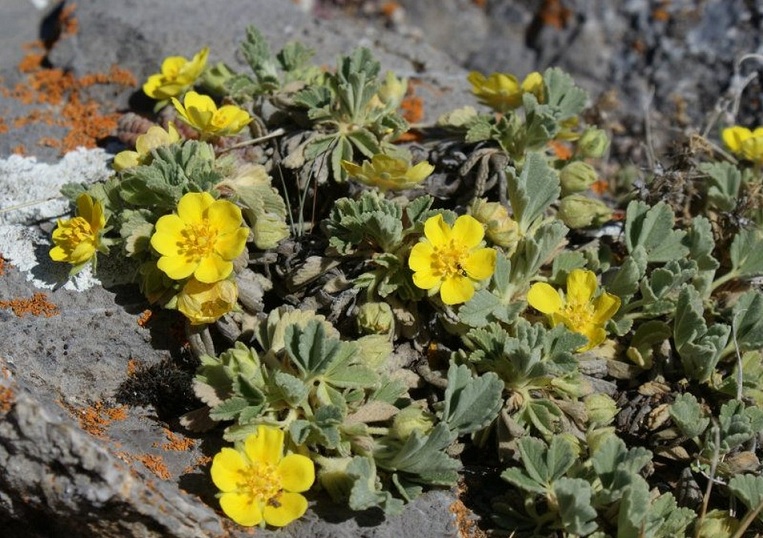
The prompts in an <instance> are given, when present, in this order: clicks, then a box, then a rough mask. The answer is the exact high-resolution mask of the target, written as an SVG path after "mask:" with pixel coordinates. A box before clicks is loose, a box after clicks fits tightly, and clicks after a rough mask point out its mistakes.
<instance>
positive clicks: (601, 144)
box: [578, 127, 609, 159]
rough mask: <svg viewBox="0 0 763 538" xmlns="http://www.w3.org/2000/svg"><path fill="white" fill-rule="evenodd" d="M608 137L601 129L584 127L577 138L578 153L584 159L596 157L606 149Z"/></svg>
mask: <svg viewBox="0 0 763 538" xmlns="http://www.w3.org/2000/svg"><path fill="white" fill-rule="evenodd" d="M608 147H609V138H608V137H607V133H605V132H604V131H603V130H601V129H596V128H594V127H591V128H589V129H586V130H585V131H584V132H583V134H582V135H580V139H578V155H579V156H581V157H583V158H585V159H588V158H590V159H598V158H599V157H601V156H602V155H604V153H605V152H606V151H607V148H608Z"/></svg>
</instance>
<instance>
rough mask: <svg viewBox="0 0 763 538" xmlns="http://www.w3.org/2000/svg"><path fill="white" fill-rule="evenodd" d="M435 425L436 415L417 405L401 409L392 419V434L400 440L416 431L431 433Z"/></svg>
mask: <svg viewBox="0 0 763 538" xmlns="http://www.w3.org/2000/svg"><path fill="white" fill-rule="evenodd" d="M433 425H434V417H433V416H432V415H430V414H429V413H427V412H426V411H424V410H423V409H421V408H420V407H416V406H415V405H412V406H409V407H406V408H405V409H403V410H402V411H400V412H399V413H398V414H397V415H395V418H394V419H393V421H392V434H393V435H394V436H395V437H397V438H398V439H400V440H403V441H404V440H406V439H408V437H410V436H411V434H412V433H413V432H414V431H418V432H421V433H422V434H426V433H429V431H430V430H431V429H432V426H433Z"/></svg>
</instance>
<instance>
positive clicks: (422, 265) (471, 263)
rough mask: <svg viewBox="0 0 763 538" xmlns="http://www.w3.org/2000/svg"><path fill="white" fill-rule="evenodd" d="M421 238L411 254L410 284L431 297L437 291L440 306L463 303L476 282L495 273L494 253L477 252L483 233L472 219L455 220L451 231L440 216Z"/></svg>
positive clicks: (430, 222) (426, 225) (429, 222)
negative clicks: (411, 275) (427, 291)
mask: <svg viewBox="0 0 763 538" xmlns="http://www.w3.org/2000/svg"><path fill="white" fill-rule="evenodd" d="M424 235H425V236H426V239H423V240H422V241H420V242H419V243H417V244H416V245H415V246H414V247H413V249H412V250H411V256H410V258H409V259H408V267H410V268H411V269H412V270H413V271H414V273H413V283H414V284H416V286H417V287H419V288H421V289H424V290H429V293H430V295H433V294H435V293H437V292H438V291H439V292H440V298H441V299H442V302H443V303H445V304H449V305H453V304H459V303H465V302H466V301H468V300H469V299H471V298H472V296H473V295H474V289H475V287H477V286H478V284H479V281H480V280H484V279H486V278H488V277H490V276H491V275H492V274H493V272H494V271H495V257H496V252H495V250H493V249H492V248H480V245H481V243H482V238H483V237H484V235H485V230H484V229H483V227H482V224H480V223H479V222H478V221H477V220H476V219H475V218H474V217H471V216H469V215H462V216H460V217H458V219H456V223H455V224H454V225H453V228H452V229H451V227H450V226H449V225H448V223H446V222H445V220H443V218H442V215H436V216H434V217H430V218H428V219H427V221H426V222H425V223H424Z"/></svg>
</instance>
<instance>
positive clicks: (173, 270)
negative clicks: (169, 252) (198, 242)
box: [151, 237, 198, 280]
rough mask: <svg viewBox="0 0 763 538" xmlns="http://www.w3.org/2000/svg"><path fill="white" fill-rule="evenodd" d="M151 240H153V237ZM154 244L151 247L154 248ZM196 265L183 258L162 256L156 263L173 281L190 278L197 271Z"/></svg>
mask: <svg viewBox="0 0 763 538" xmlns="http://www.w3.org/2000/svg"><path fill="white" fill-rule="evenodd" d="M151 239H153V237H152V238H151ZM153 244H154V243H153V241H152V242H151V246H153ZM196 265H197V264H196V263H194V260H188V259H187V258H184V257H182V256H162V257H161V258H159V260H158V261H157V262H156V267H157V268H158V269H159V270H160V271H162V272H163V273H164V274H166V275H167V276H168V277H170V278H171V279H172V280H183V279H186V278H188V277H189V276H191V275H192V274H193V272H194V271H195V270H196ZM197 278H198V277H197Z"/></svg>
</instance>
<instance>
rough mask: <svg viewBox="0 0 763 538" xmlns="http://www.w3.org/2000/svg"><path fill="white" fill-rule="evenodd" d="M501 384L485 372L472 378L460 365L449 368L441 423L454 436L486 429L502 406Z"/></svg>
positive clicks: (489, 373)
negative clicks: (445, 425) (446, 426)
mask: <svg viewBox="0 0 763 538" xmlns="http://www.w3.org/2000/svg"><path fill="white" fill-rule="evenodd" d="M502 393H503V382H502V381H501V380H500V378H499V377H498V376H497V375H496V374H494V373H492V372H488V373H486V374H483V375H482V376H478V377H475V376H473V375H472V373H471V371H470V370H469V368H467V367H466V366H464V365H463V364H462V365H460V366H456V365H454V364H451V365H450V368H449V369H448V387H447V388H446V389H445V396H444V404H445V406H444V408H443V411H442V417H441V420H442V422H444V423H445V424H447V425H448V427H449V428H450V430H451V431H452V432H455V433H456V435H457V436H461V435H465V434H469V433H472V432H475V431H478V430H481V429H483V428H485V427H487V426H488V425H489V424H490V423H491V422H492V421H493V420H494V419H495V417H496V416H498V412H499V411H500V410H501V407H502V405H503V398H502Z"/></svg>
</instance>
